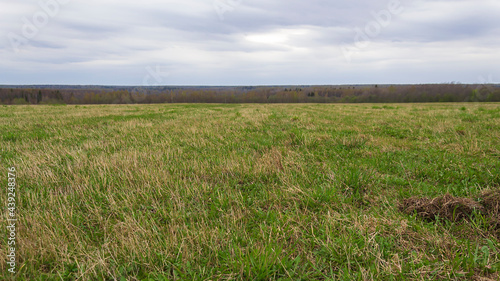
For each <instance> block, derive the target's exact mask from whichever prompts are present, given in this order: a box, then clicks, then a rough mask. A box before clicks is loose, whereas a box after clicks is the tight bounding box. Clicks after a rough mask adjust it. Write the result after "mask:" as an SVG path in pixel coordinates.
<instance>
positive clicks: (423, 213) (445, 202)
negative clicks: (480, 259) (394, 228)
mask: <svg viewBox="0 0 500 281" xmlns="http://www.w3.org/2000/svg"><path fill="white" fill-rule="evenodd" d="M399 210H400V211H402V212H403V213H405V214H414V213H416V214H417V216H419V217H421V218H423V219H426V220H429V221H435V220H436V219H437V218H438V217H439V218H441V219H447V220H449V221H453V222H458V221H464V220H470V218H471V217H472V216H474V215H475V214H482V215H483V216H485V217H486V219H487V220H488V222H489V229H490V231H492V232H494V233H495V234H496V235H497V236H499V237H500V190H495V191H487V192H483V193H482V194H481V195H480V196H479V198H478V200H477V201H475V200H473V199H470V198H463V197H454V196H452V195H450V194H445V195H444V196H440V197H436V198H416V197H412V198H409V199H405V200H403V202H401V203H400V204H399Z"/></svg>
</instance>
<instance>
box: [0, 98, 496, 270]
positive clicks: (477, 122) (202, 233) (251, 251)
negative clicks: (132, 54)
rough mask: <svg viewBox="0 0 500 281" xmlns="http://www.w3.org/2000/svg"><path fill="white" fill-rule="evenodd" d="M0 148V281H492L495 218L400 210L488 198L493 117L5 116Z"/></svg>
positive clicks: (135, 110) (183, 111)
mask: <svg viewBox="0 0 500 281" xmlns="http://www.w3.org/2000/svg"><path fill="white" fill-rule="evenodd" d="M0 135H1V137H0V145H1V152H0V153H1V154H0V156H1V159H0V163H1V166H0V170H1V171H2V172H1V173H0V182H1V185H2V186H3V188H2V190H1V192H0V195H1V198H0V205H1V206H2V208H3V210H4V212H3V214H2V220H1V221H0V222H1V230H0V235H1V236H2V238H1V244H0V245H1V247H0V256H1V261H2V262H1V264H0V279H1V280H10V279H14V277H15V278H16V279H17V280H75V279H76V280H144V279H146V280H147V279H149V280H278V279H279V280H372V279H373V280H434V279H445V280H462V279H467V280H499V273H498V272H499V271H500V244H499V241H500V231H499V228H500V227H499V225H498V224H496V225H495V220H496V219H498V217H497V218H495V217H491V216H488V214H487V212H481V211H479V210H476V209H474V210H473V211H472V212H470V213H468V214H466V215H465V216H463V217H461V218H460V219H456V220H455V219H451V220H450V219H447V218H445V217H443V218H441V217H431V218H427V219H424V218H422V216H421V215H418V214H417V213H416V212H415V213H408V212H405V209H404V208H403V207H404V206H403V207H402V205H403V202H405V200H406V199H410V198H413V199H416V198H435V197H440V196H444V195H445V194H450V195H452V196H455V197H460V198H469V199H471V200H473V201H474V202H478V204H480V203H481V199H480V198H483V197H481V196H483V194H484V192H487V191H493V192H498V190H499V189H500V104H498V103H482V104H473V103H471V104H453V103H451V104H444V103H443V104H357V105H352V104H347V105H331V104H286V105H284V104H277V105H256V104H245V105H240V104H234V105H222V104H210V105H208V104H198V105H188V104H164V105H103V106H90V105H88V106H82V105H79V106H78V105H76V106H69V105H68V106H46V105H37V106H3V107H0ZM9 167H15V168H16V182H17V190H16V191H17V192H16V200H17V201H16V203H17V207H18V214H17V215H18V219H19V221H18V227H17V236H16V237H17V243H16V255H17V262H18V263H17V267H16V274H11V273H9V272H8V268H9V267H8V265H7V263H6V260H7V254H8V251H7V236H8V232H7V228H6V227H5V226H6V225H7V222H6V218H7V214H6V212H5V210H6V206H7V203H8V202H7V182H8V177H7V173H8V168H9ZM478 206H479V205H478Z"/></svg>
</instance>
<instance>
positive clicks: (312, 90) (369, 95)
mask: <svg viewBox="0 0 500 281" xmlns="http://www.w3.org/2000/svg"><path fill="white" fill-rule="evenodd" d="M408 102H500V86H498V85H490V84H488V85H471V84H469V85H463V84H424V85H381V86H379V85H371V86H298V87H296V86H293V87H291V86H288V87H287V86H247V87H109V86H108V87H99V86H94V87H93V86H86V87H77V86H75V87H71V86H64V87H61V86H54V87H52V88H51V87H50V86H43V87H42V86H40V87H28V86H26V87H23V86H17V87H12V88H0V103H1V104H132V103H138V104H140V103H408Z"/></svg>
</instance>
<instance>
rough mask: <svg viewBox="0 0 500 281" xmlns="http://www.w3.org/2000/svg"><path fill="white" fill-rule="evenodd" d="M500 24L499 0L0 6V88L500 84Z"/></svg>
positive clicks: (189, 0)
mask: <svg viewBox="0 0 500 281" xmlns="http://www.w3.org/2000/svg"><path fill="white" fill-rule="evenodd" d="M498 14H500V2H498V1H496V0H474V1H468V0H462V1H456V0H455V1H446V0H441V1H428V0H399V1H398V0H384V1H381V0H375V1H374V0H371V1H367V0H354V1H333V2H332V1H326V0H310V1H299V0H287V1H284V0H280V1H277V0H275V1H272V0H271V1H269V0H268V1H263V0H254V1H248V0H205V1H200V0H184V1H172V0H171V1H160V0H146V1H142V2H141V1H129V0H122V1H117V0H108V1H106V2H102V1H96V0H88V1H76V0H41V1H40V2H36V1H27V0H3V1H2V10H1V11H0V35H2V37H0V38H1V39H0V84H105V85H156V84H161V85H277V84H353V83H355V84H361V83H367V84H369V83H434V82H451V81H460V82H464V83H483V82H499V80H500V72H499V68H498V64H499V63H500V55H499V53H498V50H499V49H500V39H499V38H500V18H499V17H498ZM490 80H492V81H490Z"/></svg>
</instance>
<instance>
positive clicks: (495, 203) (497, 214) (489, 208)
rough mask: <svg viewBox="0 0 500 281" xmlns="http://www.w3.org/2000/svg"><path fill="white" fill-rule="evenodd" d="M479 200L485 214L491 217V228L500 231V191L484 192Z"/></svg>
mask: <svg viewBox="0 0 500 281" xmlns="http://www.w3.org/2000/svg"><path fill="white" fill-rule="evenodd" d="M479 199H480V203H481V205H483V207H484V213H485V214H486V215H488V217H490V224H491V226H492V227H493V228H494V229H497V230H500V190H496V191H488V192H484V193H483V194H481V197H479Z"/></svg>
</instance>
